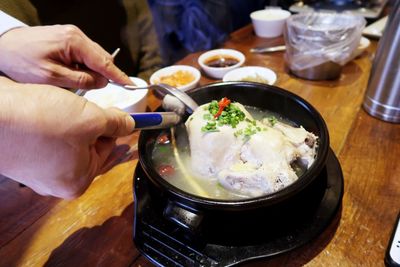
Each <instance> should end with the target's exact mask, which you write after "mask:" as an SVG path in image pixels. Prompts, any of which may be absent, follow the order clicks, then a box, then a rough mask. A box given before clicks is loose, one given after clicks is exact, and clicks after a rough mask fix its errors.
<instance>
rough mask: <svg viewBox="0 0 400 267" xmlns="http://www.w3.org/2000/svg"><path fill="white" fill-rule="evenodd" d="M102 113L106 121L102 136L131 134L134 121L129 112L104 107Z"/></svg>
mask: <svg viewBox="0 0 400 267" xmlns="http://www.w3.org/2000/svg"><path fill="white" fill-rule="evenodd" d="M104 113H105V117H106V120H107V121H106V125H105V129H104V133H103V136H106V137H119V136H126V135H129V134H131V133H132V132H133V130H134V129H135V121H134V119H133V118H132V117H131V115H129V113H127V112H124V111H122V110H119V109H117V108H109V109H105V110H104Z"/></svg>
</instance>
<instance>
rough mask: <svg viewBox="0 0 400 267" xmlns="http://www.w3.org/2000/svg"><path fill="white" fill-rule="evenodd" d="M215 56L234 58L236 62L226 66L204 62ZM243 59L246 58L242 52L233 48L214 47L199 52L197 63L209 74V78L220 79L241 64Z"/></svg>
mask: <svg viewBox="0 0 400 267" xmlns="http://www.w3.org/2000/svg"><path fill="white" fill-rule="evenodd" d="M216 57H221V58H225V57H229V58H234V59H236V60H237V63H236V64H234V65H232V66H227V67H210V66H208V65H207V64H206V63H207V61H208V60H210V59H213V58H216ZM245 59H246V58H245V56H244V55H243V53H241V52H239V51H237V50H234V49H214V50H210V51H207V52H205V53H203V54H201V55H200V57H199V59H198V63H199V65H200V67H201V68H202V69H203V71H204V72H205V73H206V74H207V75H208V76H210V77H211V78H216V79H222V77H224V75H225V73H227V72H229V71H231V70H233V69H236V68H238V67H240V66H242V65H243V63H244V61H245Z"/></svg>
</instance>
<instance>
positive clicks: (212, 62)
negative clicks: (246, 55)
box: [204, 55, 239, 68]
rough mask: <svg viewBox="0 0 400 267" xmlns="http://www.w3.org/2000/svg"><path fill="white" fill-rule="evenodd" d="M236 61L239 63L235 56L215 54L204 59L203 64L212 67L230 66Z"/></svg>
mask: <svg viewBox="0 0 400 267" xmlns="http://www.w3.org/2000/svg"><path fill="white" fill-rule="evenodd" d="M237 63H239V60H238V59H237V58H234V57H232V56H228V55H216V56H212V57H209V58H207V59H206V60H205V61H204V64H206V65H207V66H209V67H213V68H225V67H230V66H233V65H236V64H237Z"/></svg>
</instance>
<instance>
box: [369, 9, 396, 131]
mask: <svg viewBox="0 0 400 267" xmlns="http://www.w3.org/2000/svg"><path fill="white" fill-rule="evenodd" d="M394 2H395V3H394V6H393V10H392V11H391V13H390V14H389V19H388V22H387V24H386V27H385V31H384V33H383V36H382V38H381V39H380V41H379V44H378V49H377V52H376V56H375V59H374V62H373V65H372V70H371V76H370V78H369V81H368V88H367V92H366V94H365V98H364V103H363V107H364V109H365V110H366V111H367V112H368V113H369V114H371V115H372V116H374V117H377V118H379V119H381V120H384V121H388V122H395V123H400V1H394Z"/></svg>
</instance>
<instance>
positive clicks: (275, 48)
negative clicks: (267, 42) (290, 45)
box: [250, 45, 286, 53]
mask: <svg viewBox="0 0 400 267" xmlns="http://www.w3.org/2000/svg"><path fill="white" fill-rule="evenodd" d="M285 50H286V46H285V45H278V46H270V47H254V48H251V49H250V52H251V53H267V52H278V51H285Z"/></svg>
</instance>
